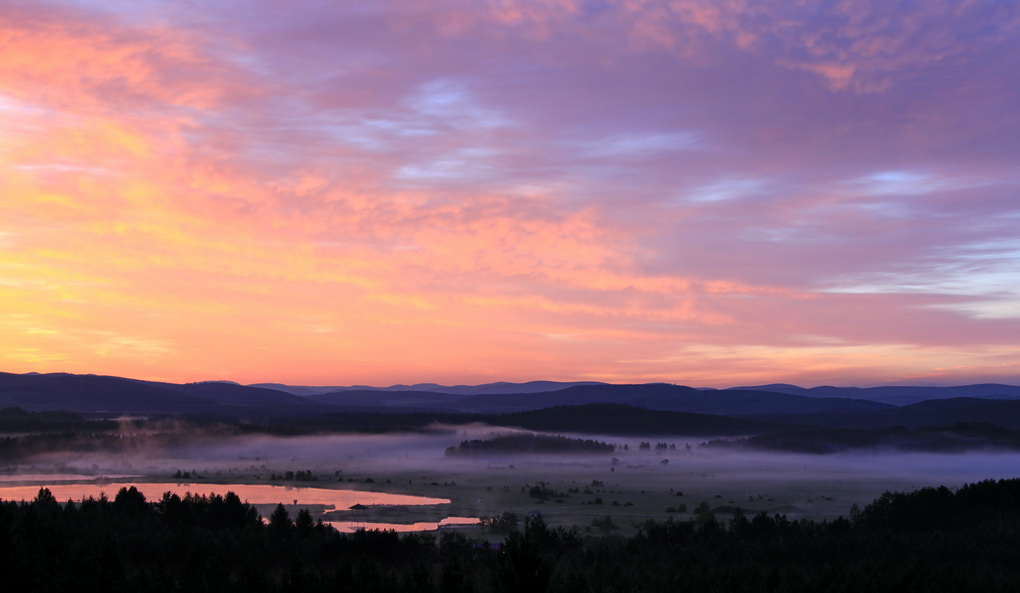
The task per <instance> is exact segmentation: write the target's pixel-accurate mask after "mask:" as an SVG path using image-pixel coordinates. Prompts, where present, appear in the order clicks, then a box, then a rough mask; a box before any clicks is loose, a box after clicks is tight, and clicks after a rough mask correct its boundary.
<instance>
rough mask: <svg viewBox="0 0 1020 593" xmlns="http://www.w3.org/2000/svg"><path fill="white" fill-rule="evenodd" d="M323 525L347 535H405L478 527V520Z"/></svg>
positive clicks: (341, 522) (333, 523)
mask: <svg viewBox="0 0 1020 593" xmlns="http://www.w3.org/2000/svg"><path fill="white" fill-rule="evenodd" d="M323 523H325V524H326V525H331V526H332V527H334V528H335V529H336V530H337V531H344V532H348V533H353V532H355V531H358V530H359V529H380V530H384V531H389V530H392V531H397V532H400V533H407V532H411V531H436V530H437V529H440V528H444V527H453V526H456V525H478V519H477V518H472V517H447V518H445V519H443V520H441V521H439V522H438V523H435V522H424V523H375V522H364V521H349V522H345V521H323Z"/></svg>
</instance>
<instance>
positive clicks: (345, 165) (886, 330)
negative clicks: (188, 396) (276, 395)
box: [0, 0, 1020, 387]
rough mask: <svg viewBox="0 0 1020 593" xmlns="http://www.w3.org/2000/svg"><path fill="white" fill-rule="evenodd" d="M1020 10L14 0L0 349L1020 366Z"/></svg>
mask: <svg viewBox="0 0 1020 593" xmlns="http://www.w3.org/2000/svg"><path fill="white" fill-rule="evenodd" d="M1017 64H1020V4H1017V3H1013V2H983V1H978V2H966V3H965V2H949V1H945V2H943V1H939V0H924V1H920V0H919V1H916V2H897V3H892V2H887V1H884V0H877V1H874V2H866V1H861V2H849V1H847V2H840V1H833V2H823V3H822V2H798V3H793V2H788V1H786V0H695V1H686V0H685V1H669V0H661V1H652V0H527V1H521V2H514V1H513V0H500V1H492V0H490V1H468V0H435V1H430V2H420V1H417V0H416V1H411V0H392V1H384V2H340V3H321V2H311V1H309V2H278V1H269V0H265V1H252V2H246V3H243V4H237V3H227V2H222V3H221V2H163V1H157V0H138V1H117V0H113V1H111V0H103V1H98V0H95V1H91V0H77V1H71V0H68V1H65V2H48V1H46V0H31V1H19V0H14V1H7V2H4V3H3V4H2V6H0V370H3V371H7V372H28V371H38V372H53V371H66V372H79V373H85V372H91V373H99V374H112V375H122V376H131V377H137V378H149V379H163V380H171V381H195V380H204V379H232V380H236V381H240V382H243V383H252V382H261V381H279V382H287V383H299V384H373V385H389V384H394V383H408V382H412V383H413V382H438V383H478V382H486V381H496V380H509V381H525V380H532V379H556V380H602V381H613V382H646V381H669V382H676V383H681V384H688V385H699V386H701V385H712V386H718V387H725V386H731V385H741V384H744V385H746V384H755V383H766V382H778V381H782V382H791V383H798V384H804V385H817V384H835V385H851V384H856V385H875V384H891V383H916V384H963V383H971V382H1005V383H1020V230H1018V229H1020V74H1018V73H1017V72H1018V70H1017Z"/></svg>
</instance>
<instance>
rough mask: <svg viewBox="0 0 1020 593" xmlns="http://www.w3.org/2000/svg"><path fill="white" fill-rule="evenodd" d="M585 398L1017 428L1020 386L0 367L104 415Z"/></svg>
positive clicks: (832, 418) (253, 415) (7, 386)
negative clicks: (473, 381)
mask: <svg viewBox="0 0 1020 593" xmlns="http://www.w3.org/2000/svg"><path fill="white" fill-rule="evenodd" d="M591 404H607V405H610V404H611V405H619V406H629V407H631V408H643V409H646V410H653V411H660V412H677V413H686V414H701V415H707V416H714V417H728V418H731V419H741V420H747V421H750V422H752V424H747V425H745V426H746V427H747V428H749V429H750V428H751V427H752V426H757V427H759V428H762V427H765V426H771V427H777V426H787V427H808V428H815V427H826V428H874V427H882V426H897V425H899V426H907V427H917V426H930V425H944V424H949V423H954V422H972V423H973V422H988V423H996V424H999V425H1001V426H1005V427H1010V428H1020V386H1012V385H991V384H984V385H969V386H957V387H913V386H904V387H872V388H853V387H814V388H802V387H797V386H794V385H762V386H756V387H741V388H733V389H720V390H710V389H695V388H692V387H683V386H678V385H672V384H667V383H648V384H639V385H613V384H607V383H598V382H575V383H558V382H553V381H533V382H529V383H489V384H485V385H476V386H465V385H458V386H454V387H447V386H442V385H434V384H419V385H414V386H400V385H397V386H391V387H388V388H365V387H363V388H356V387H340V388H337V387H301V386H288V385H276V384H259V385H248V386H245V385H239V384H236V383H231V382H226V381H210V382H199V383H187V384H175V383H163V382H154V381H141V380H136V379H126V378H121V377H108V376H99V375H72V374H66V373H52V374H23V375H19V374H11V373H0V407H20V408H22V409H25V410H32V411H41V410H65V411H70V412H77V413H81V414H88V415H92V416H102V417H110V416H116V415H123V414H136V415H191V416H211V417H225V418H233V419H244V418H249V419H263V418H272V417H298V416H313V415H323V414H338V413H345V412H347V413H350V412H360V413H374V414H380V413H404V414H407V413H422V414H447V415H448V414H473V415H479V414H481V415H494V414H503V415H513V414H519V413H524V412H533V411H536V410H543V409H548V408H558V409H560V411H559V412H557V414H556V415H555V417H557V418H560V419H563V418H566V416H567V415H566V414H564V413H563V412H562V408H564V407H570V406H584V405H591ZM620 410H623V408H620ZM628 413H629V412H628ZM621 414H623V412H622V411H621ZM604 417H605V414H603V415H602V418H603V419H602V420H600V423H602V424H600V426H599V429H600V430H605V429H609V428H612V427H611V426H606V425H605V421H604ZM621 417H622V416H621ZM688 420H689V419H688ZM686 421H687V420H685V422H686ZM703 421H705V422H707V420H706V419H703ZM558 422H560V424H563V422H564V421H563V420H558ZM529 423H530V421H529ZM631 424H633V423H631ZM564 426H565V425H564ZM726 426H727V427H730V426H736V425H734V424H732V423H729V424H727V425H726ZM720 427H722V425H720ZM564 429H565V428H564Z"/></svg>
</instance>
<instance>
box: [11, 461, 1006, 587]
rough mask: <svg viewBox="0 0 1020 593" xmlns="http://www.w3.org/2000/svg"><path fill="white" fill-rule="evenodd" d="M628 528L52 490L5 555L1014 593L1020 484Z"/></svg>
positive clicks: (205, 579)
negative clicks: (425, 518)
mask: <svg viewBox="0 0 1020 593" xmlns="http://www.w3.org/2000/svg"><path fill="white" fill-rule="evenodd" d="M618 520H619V519H616V520H614V517H612V516H605V517H599V518H597V519H594V520H592V521H591V525H590V526H587V527H595V528H596V529H597V530H598V531H599V532H602V533H605V534H606V535H587V536H586V535H581V532H580V531H579V530H578V529H577V528H564V527H557V528H555V529H553V528H550V527H548V526H547V525H546V524H545V523H544V522H543V521H542V519H541V518H540V517H538V518H533V519H532V518H529V519H528V520H527V521H526V522H525V523H523V524H517V525H516V526H515V525H514V524H510V525H509V526H503V527H509V528H510V529H511V533H510V534H509V535H508V536H506V538H505V540H504V541H501V542H499V543H501V544H502V546H501V549H498V550H497V549H493V548H492V547H491V546H490V545H489V544H488V543H487V542H485V541H483V540H478V539H470V538H467V537H464V536H463V535H461V534H458V533H456V532H452V531H447V532H444V533H442V535H440V536H439V537H436V536H435V535H433V534H427V533H426V534H408V535H404V536H400V535H398V534H396V533H394V532H392V531H391V532H379V531H364V530H362V531H359V532H356V533H353V534H340V533H338V532H336V531H335V530H333V529H332V528H330V527H328V526H326V525H322V524H319V523H315V522H313V521H312V520H311V517H310V515H309V513H308V512H307V511H301V512H299V513H298V514H297V516H296V518H295V517H292V516H291V515H290V513H289V512H288V511H287V510H286V509H285V508H284V507H283V506H278V507H277V509H276V511H275V512H274V513H273V514H272V515H271V516H270V517H269V521H268V522H267V523H263V521H262V520H261V518H260V517H259V516H258V513H257V512H256V511H255V509H254V508H253V507H251V506H250V505H248V504H246V503H243V502H241V501H240V499H239V498H238V497H237V496H236V495H233V494H231V493H229V492H228V493H226V494H225V495H222V496H221V495H214V496H211V497H205V496H190V495H189V496H187V497H185V498H180V497H178V496H177V495H171V494H169V493H168V494H166V495H164V496H163V498H162V499H161V500H159V501H155V502H153V501H147V500H145V498H144V497H143V496H142V495H141V493H139V492H138V491H137V490H135V489H134V488H131V489H122V490H121V491H120V492H118V493H117V495H116V496H115V497H114V498H113V499H112V500H108V499H106V498H102V499H99V500H96V499H88V500H86V501H84V502H81V503H77V504H74V503H61V502H60V501H57V500H55V499H54V498H53V496H52V495H51V494H49V491H47V490H41V491H40V493H39V496H38V497H37V498H36V499H35V500H33V501H30V502H24V503H18V502H10V501H7V502H3V501H0V555H2V557H3V559H4V569H5V571H4V572H5V576H4V585H5V590H10V591H41V592H47V591H72V590H73V591H112V592H122V591H123V592H127V591H130V592H132V593H146V592H150V591H157V592H167V593H169V592H171V591H218V592H225V593H229V592H234V591H236V592H243V593H260V592H263V591H349V592H352V593H359V592H362V591H365V592H367V591H374V592H384V593H386V592H393V593H417V592H430V593H431V592H435V591H444V592H454V593H456V592H463V591H474V592H477V593H490V592H491V593H496V592H503V591H508V592H509V591H527V592H529V593H543V592H547V591H645V592H652V593H654V592H658V591H669V592H673V591H677V590H690V591H718V592H721V593H730V592H732V593H743V592H754V593H758V592H760V591H769V592H774V593H786V592H796V593H808V592H812V593H813V592H816V591H827V592H828V591H833V592H836V593H849V592H857V591H879V592H890V593H892V592H896V593H899V592H908V593H909V592H913V591H917V592H926V591H944V592H960V593H963V592H968V593H969V592H973V591H981V592H982V593H1006V592H1010V593H1012V592H1014V591H1017V590H1020V546H1018V545H1017V542H1016V533H1017V532H1018V531H1020V481H1018V480H1000V481H998V482H995V481H990V480H989V481H985V482H980V483H977V484H972V485H969V486H964V487H963V488H960V489H959V490H957V491H955V492H954V491H952V490H949V489H948V488H945V487H940V488H925V489H922V490H918V491H915V492H909V493H886V494H884V495H882V496H881V497H879V498H878V499H876V500H875V501H874V502H872V503H870V504H868V505H866V506H865V507H864V508H863V509H857V508H851V509H848V516H847V518H840V519H837V520H835V521H826V522H814V521H810V520H799V521H792V520H789V519H787V518H786V517H784V516H781V515H775V516H767V515H765V514H759V515H757V516H754V517H745V516H742V515H739V514H738V515H737V516H735V517H734V518H733V519H732V520H730V521H727V522H726V523H719V522H718V521H716V519H715V517H714V516H712V515H711V513H705V514H703V515H700V516H698V517H697V518H696V519H692V520H690V521H685V522H684V521H674V520H671V519H668V520H665V521H654V520H649V521H647V522H645V523H643V524H642V525H641V526H640V530H639V533H638V534H637V535H635V536H632V537H628V538H624V537H620V536H616V535H613V532H614V528H616V527H617V524H616V521H618ZM515 527H516V529H515ZM500 539H502V538H500ZM497 541H499V540H497Z"/></svg>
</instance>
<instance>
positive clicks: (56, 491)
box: [0, 482, 450, 510]
mask: <svg viewBox="0 0 1020 593" xmlns="http://www.w3.org/2000/svg"><path fill="white" fill-rule="evenodd" d="M130 486H134V487H136V488H138V490H139V491H140V492H141V493H142V494H143V495H145V498H146V499H147V500H148V501H150V502H155V501H158V500H159V499H161V498H162V497H163V493H164V492H173V493H175V494H177V495H178V496H184V495H185V494H187V493H189V492H190V493H191V494H201V495H208V494H220V495H223V494H226V493H227V492H233V493H235V494H237V496H238V497H240V499H241V500H243V501H245V502H247V503H249V504H276V503H281V502H282V503H284V504H296V505H323V506H324V507H326V508H327V509H328V508H334V509H343V510H346V509H348V508H350V507H351V506H353V505H355V504H363V505H430V504H448V503H449V502H450V501H449V499H445V498H428V497H425V496H411V495H407V494H390V493H388V492H366V491H363V490H333V489H330V488H298V487H291V486H275V485H270V484H193V483H173V482H150V483H144V482H104V483H102V484H96V483H88V484H35V485H32V486H0V499H3V500H32V499H34V498H35V497H36V495H37V494H38V493H39V489H40V488H43V487H45V488H49V490H50V492H52V493H53V496H54V497H55V498H56V499H57V500H59V501H61V502H63V501H66V500H69V499H70V500H75V501H78V500H81V499H83V498H88V497H93V498H99V497H100V495H102V494H105V495H106V496H107V497H108V498H113V497H114V496H116V495H117V491H118V490H120V489H121V488H127V487H130Z"/></svg>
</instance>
